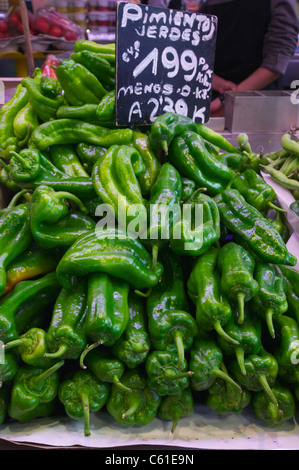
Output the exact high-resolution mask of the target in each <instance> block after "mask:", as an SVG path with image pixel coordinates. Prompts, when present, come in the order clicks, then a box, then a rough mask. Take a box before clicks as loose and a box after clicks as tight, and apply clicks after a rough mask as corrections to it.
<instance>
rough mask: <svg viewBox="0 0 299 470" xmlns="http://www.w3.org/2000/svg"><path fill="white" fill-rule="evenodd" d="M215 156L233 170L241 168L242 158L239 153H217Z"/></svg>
mask: <svg viewBox="0 0 299 470" xmlns="http://www.w3.org/2000/svg"><path fill="white" fill-rule="evenodd" d="M216 158H217V160H218V161H219V162H221V163H223V164H224V165H226V166H228V168H231V169H232V170H234V171H238V172H239V171H241V170H242V167H243V160H244V158H243V155H242V154H241V153H219V154H218V155H216Z"/></svg>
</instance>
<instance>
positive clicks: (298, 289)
mask: <svg viewBox="0 0 299 470" xmlns="http://www.w3.org/2000/svg"><path fill="white" fill-rule="evenodd" d="M279 269H280V271H281V272H282V274H283V276H284V277H285V278H286V279H287V280H288V281H289V282H290V283H291V285H292V288H293V289H294V292H295V294H296V295H297V297H299V271H297V270H295V269H292V268H288V267H286V266H279Z"/></svg>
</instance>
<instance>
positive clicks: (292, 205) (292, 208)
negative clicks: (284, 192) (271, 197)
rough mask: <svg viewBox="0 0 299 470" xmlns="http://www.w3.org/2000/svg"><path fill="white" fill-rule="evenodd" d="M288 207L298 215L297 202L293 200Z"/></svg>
mask: <svg viewBox="0 0 299 470" xmlns="http://www.w3.org/2000/svg"><path fill="white" fill-rule="evenodd" d="M290 209H291V211H293V212H294V213H295V214H296V215H297V216H298V217H299V202H298V201H295V202H292V204H290Z"/></svg>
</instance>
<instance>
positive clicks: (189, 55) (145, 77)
mask: <svg viewBox="0 0 299 470" xmlns="http://www.w3.org/2000/svg"><path fill="white" fill-rule="evenodd" d="M216 32H217V18H216V17H215V16H212V15H203V14H200V13H196V12H195V13H192V12H187V11H178V10H172V9H164V8H158V7H150V6H148V5H139V4H135V3H128V2H120V3H118V9H117V34H116V97H117V99H116V123H117V124H118V125H125V126H127V125H140V124H141V125H142V124H151V123H152V122H153V121H154V120H155V119H156V118H157V117H158V116H160V115H161V114H164V113H165V112H167V111H171V112H174V113H176V114H181V115H184V116H188V117H190V118H191V119H193V120H194V121H195V122H201V123H203V122H206V121H208V119H209V113H210V99H211V88H212V77H213V67H214V56H215V44H216Z"/></svg>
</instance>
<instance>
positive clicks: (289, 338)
mask: <svg viewBox="0 0 299 470" xmlns="http://www.w3.org/2000/svg"><path fill="white" fill-rule="evenodd" d="M274 324H275V331H276V332H277V339H276V340H275V343H274V348H273V355H274V357H275V358H276V360H277V363H278V376H279V377H280V379H281V380H283V381H284V382H286V383H291V384H296V383H298V382H299V370H298V363H299V326H298V323H297V320H295V319H294V318H291V317H289V316H287V315H281V316H279V317H277V318H275V320H274Z"/></svg>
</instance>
